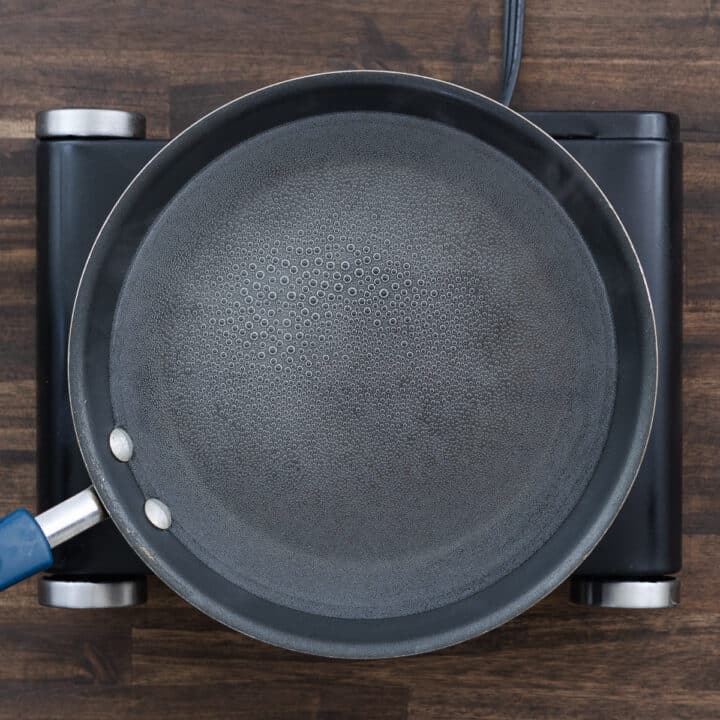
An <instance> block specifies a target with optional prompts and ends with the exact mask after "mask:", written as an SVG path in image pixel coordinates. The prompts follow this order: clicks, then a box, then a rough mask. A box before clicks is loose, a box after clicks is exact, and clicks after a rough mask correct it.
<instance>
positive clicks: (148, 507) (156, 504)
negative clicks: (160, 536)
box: [145, 498, 172, 530]
mask: <svg viewBox="0 0 720 720" xmlns="http://www.w3.org/2000/svg"><path fill="white" fill-rule="evenodd" d="M145 517H147V519H148V520H149V521H150V522H151V523H152V524H153V525H154V526H155V527H156V528H159V529H160V530H167V529H168V528H169V527H170V525H172V513H171V512H170V508H169V507H168V506H167V505H166V504H165V503H164V502H163V501H162V500H158V499H157V498H148V499H147V500H146V501H145Z"/></svg>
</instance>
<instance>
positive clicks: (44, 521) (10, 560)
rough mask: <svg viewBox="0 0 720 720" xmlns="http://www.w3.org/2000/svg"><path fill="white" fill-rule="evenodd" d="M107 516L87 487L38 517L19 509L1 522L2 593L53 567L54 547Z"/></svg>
mask: <svg viewBox="0 0 720 720" xmlns="http://www.w3.org/2000/svg"><path fill="white" fill-rule="evenodd" d="M106 517H107V515H106V513H105V508H103V506H102V504H101V503H100V500H99V499H98V496H97V495H96V494H95V490H93V488H92V487H89V488H86V489H85V490H83V491H82V492H79V493H78V494H77V495H73V496H72V497H69V498H68V499H67V500H63V502H61V503H59V504H58V505H55V507H51V508H50V509H49V510H46V511H45V512H43V513H40V515H38V516H37V517H33V516H32V515H31V514H30V513H29V512H28V511H27V510H15V512H12V513H10V514H9V515H7V516H5V517H4V518H2V519H1V520H0V590H5V589H6V588H8V587H10V586H11V585H15V583H18V582H20V581H21V580H24V579H25V578H27V577H30V576H31V575H34V574H35V573H37V572H40V571H41V570H45V569H46V568H49V567H50V566H51V565H52V564H53V553H52V548H54V547H56V546H57V545H60V544H62V543H64V542H65V541H66V540H69V539H70V538H73V537H75V536H76V535H79V534H80V533H81V532H83V531H84V530H87V529H88V528H91V527H92V526H93V525H97V524H98V523H99V522H100V521H101V520H104V519H105V518H106Z"/></svg>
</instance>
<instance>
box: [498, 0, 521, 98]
mask: <svg viewBox="0 0 720 720" xmlns="http://www.w3.org/2000/svg"><path fill="white" fill-rule="evenodd" d="M524 24H525V0H505V13H504V15H503V61H502V73H503V80H502V94H501V98H500V99H501V102H502V103H503V105H510V101H511V100H512V96H513V92H514V91H515V85H516V83H517V79H518V74H519V73H520V58H521V57H522V43H523V26H524Z"/></svg>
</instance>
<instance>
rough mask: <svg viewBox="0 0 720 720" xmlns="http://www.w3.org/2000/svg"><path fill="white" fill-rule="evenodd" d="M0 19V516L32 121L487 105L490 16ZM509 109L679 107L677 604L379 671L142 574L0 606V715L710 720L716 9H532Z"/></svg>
mask: <svg viewBox="0 0 720 720" xmlns="http://www.w3.org/2000/svg"><path fill="white" fill-rule="evenodd" d="M205 4H206V3H204V2H202V1H201V0H197V1H196V2H191V1H190V0H176V2H174V3H171V2H157V3H147V4H146V3H143V2H140V1H139V0H135V1H133V0H124V1H123V2H107V1H103V2H99V1H94V0H85V1H84V2H81V1H79V0H65V2H46V3H45V2H40V1H36V0H5V2H3V3H1V4H0V487H2V500H1V501H0V506H1V507H0V511H9V510H11V509H13V508H14V507H16V506H18V505H21V506H26V507H30V508H32V507H33V506H34V502H35V498H34V495H35V490H34V486H35V429H34V428H35V382H34V376H35V369H34V363H35V351H34V312H35V308H34V306H35V287H34V283H35V251H34V238H35V220H34V215H35V188H34V146H33V116H34V114H35V112H36V111H38V110H42V109H47V108H51V107H57V106H84V105H85V106H88V105H89V106H99V107H119V108H126V109H135V110H140V111H142V112H144V113H145V114H146V115H147V118H148V129H149V135H150V136H151V137H167V136H169V135H172V134H173V133H176V132H177V131H179V130H180V129H182V128H183V127H185V126H186V125H187V124H188V123H189V122H191V121H192V120H194V119H196V118H197V117H199V116H200V115H202V114H203V113H205V112H206V111H208V110H210V109H211V108H213V107H215V106H217V105H219V104H220V103H223V102H225V101H227V100H229V99H231V98H234V97H236V96H237V95H240V94H241V93H244V92H245V91H247V90H251V89H254V88H258V87H260V86H262V85H265V84H267V83H270V82H274V81H277V80H282V79H285V78H287V77H291V76H296V75H301V74H305V73H309V72H316V71H322V70H330V69H341V68H348V67H354V68H390V69H397V70H406V71H412V72H418V73H423V74H427V75H434V76H437V77H439V78H444V79H447V80H452V81H454V82H457V83H460V84H463V85H467V86H469V87H472V88H476V89H478V90H480V91H483V92H486V93H488V94H490V95H494V94H496V93H497V91H498V86H499V82H498V80H499V58H500V53H501V13H502V9H501V7H502V3H501V1H500V0H492V1H491V0H482V1H479V2H464V1H460V0H442V2H433V3H423V2H413V1H411V0H392V1H390V0H383V1H380V0H374V1H373V2H367V3H357V4H356V3H353V2H350V1H349V0H345V1H343V0H337V1H336V2H318V1H314V2H311V1H308V2H301V1H299V0H285V1H284V2H277V1H275V0H264V1H263V2H257V1H252V2H247V1H243V2H240V1H236V2H230V1H226V2H208V3H207V7H205ZM528 4H529V6H530V7H529V10H528V16H527V20H526V44H525V59H524V62H523V67H522V71H521V75H520V82H519V86H518V91H517V94H516V98H515V106H516V107H517V108H520V109H575V108H577V109H598V110H599V109H651V110H667V111H673V112H677V113H679V114H680V116H681V119H682V126H683V130H682V137H683V141H684V142H685V298H684V309H685V320H684V326H685V329H684V428H685V443H684V471H685V516H684V518H685V545H684V571H683V602H682V606H681V607H680V608H678V609H675V610H670V611H654V612H641V613H636V612H625V611H614V612H613V611H597V610H588V609H583V608H577V607H572V606H569V605H568V604H567V602H566V589H565V588H561V589H560V590H558V592H556V593H555V594H554V595H552V596H551V597H550V598H548V599H547V600H546V601H544V602H542V603H541V604H540V605H538V606H537V607H535V608H534V609H533V610H531V611H530V612H528V613H527V614H525V615H524V616H522V617H520V618H518V619H516V620H515V621H513V622H511V623H509V624H508V625H506V626H505V627H503V628H502V629H500V630H497V631H495V632H492V633H490V634H489V635H487V636H485V637H482V638H480V639H478V640H475V641H472V642H467V643H465V644H463V645H460V646H458V647H455V648H451V649H449V650H446V651H444V652H438V653H434V654H432V655H428V656H424V657H418V658H412V659H405V660H395V661H384V662H340V661H332V660H324V659H317V658H310V657H304V656H301V655H297V654H294V653H291V652H285V651H282V650H277V649H274V648H271V647H268V646H265V645H262V644H260V643H258V642H255V641H253V640H250V639H247V638H245V637H243V636H241V635H238V634H235V633H233V632H230V631H228V630H226V629H224V628H222V627H220V626H219V625H217V624H215V623H214V622H212V621H211V620H209V619H206V618H205V617H204V616H202V615H201V614H200V613H198V612H197V611H195V610H193V609H191V608H190V607H188V606H187V605H186V604H185V603H184V602H183V601H181V600H180V599H178V598H176V597H175V596H174V595H173V594H172V593H170V592H169V591H168V590H166V589H164V587H163V586H161V585H160V583H159V582H157V581H152V582H151V583H150V601H149V603H148V604H147V605H146V606H144V607H139V608H135V609H128V610H117V611H64V610H51V609H45V608H40V607H38V605H37V603H36V599H35V584H34V582H32V581H31V582H27V583H25V584H23V585H21V586H19V587H16V588H13V589H12V590H9V591H8V592H6V593H4V594H2V595H0V718H12V719H13V720H14V719H16V718H25V717H32V718H55V717H58V718H59V717H72V718H76V719H78V720H80V719H81V718H88V719H92V720H98V719H100V718H113V719H119V718H144V717H155V718H158V717H160V718H166V717H174V718H182V717H192V718H194V719H195V720H200V718H224V717H247V718H261V717H262V718H270V717H273V718H274V717H287V718H310V717H312V718H330V717H357V718H366V717H382V718H400V717H406V716H409V717H414V718H509V717H516V718H603V719H605V718H621V717H622V718H645V717H647V718H701V717H702V718H717V717H720V602H719V598H720V572H719V571H718V568H719V567H720V485H719V481H720V477H719V474H718V469H719V467H720V463H719V462H718V450H717V448H718V444H719V443H720V436H719V430H720V425H719V424H718V419H719V416H720V373H719V372H718V370H719V368H718V359H717V358H718V351H720V326H719V325H718V321H719V320H720V277H719V275H718V269H717V268H718V266H719V263H720V5H718V3H717V2H716V1H715V0H665V1H664V2H660V1H659V0H652V2H651V1H649V0H648V1H646V2H637V1H636V0H616V1H615V2H597V1H596V0H552V2H547V1H546V2H539V1H538V2H535V1H533V2H529V3H528Z"/></svg>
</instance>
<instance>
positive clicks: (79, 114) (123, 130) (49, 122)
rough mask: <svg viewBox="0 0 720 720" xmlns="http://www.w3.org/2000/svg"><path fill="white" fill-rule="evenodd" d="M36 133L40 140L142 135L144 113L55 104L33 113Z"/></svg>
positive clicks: (137, 137)
mask: <svg viewBox="0 0 720 720" xmlns="http://www.w3.org/2000/svg"><path fill="white" fill-rule="evenodd" d="M35 136H36V137H38V138H39V139H41V140H59V139H61V138H99V139H106V138H125V139H129V140H132V139H138V140H142V139H143V138H144V137H145V116H144V115H141V114H140V113H136V112H128V111H127V110H103V109H100V108H58V109H56V110H45V111H44V112H39V113H38V114H37V115H36V116H35Z"/></svg>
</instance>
